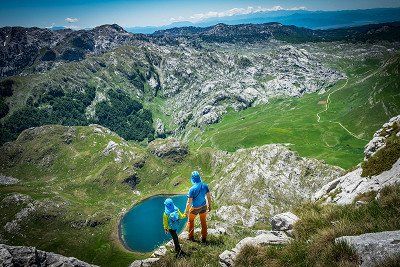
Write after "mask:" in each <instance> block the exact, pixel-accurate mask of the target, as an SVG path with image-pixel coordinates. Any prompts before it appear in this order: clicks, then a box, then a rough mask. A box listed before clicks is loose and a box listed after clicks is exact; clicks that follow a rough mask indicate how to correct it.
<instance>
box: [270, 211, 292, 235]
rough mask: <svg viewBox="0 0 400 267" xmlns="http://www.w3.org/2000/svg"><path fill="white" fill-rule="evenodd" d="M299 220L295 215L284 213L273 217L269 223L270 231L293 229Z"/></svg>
mask: <svg viewBox="0 0 400 267" xmlns="http://www.w3.org/2000/svg"><path fill="white" fill-rule="evenodd" d="M298 220H299V217H297V216H296V215H295V214H293V213H291V212H285V213H280V214H276V215H274V216H273V217H272V218H271V219H270V220H269V221H270V222H271V226H272V230H275V231H288V230H292V229H293V225H294V224H295V223H296V222H297V221H298Z"/></svg>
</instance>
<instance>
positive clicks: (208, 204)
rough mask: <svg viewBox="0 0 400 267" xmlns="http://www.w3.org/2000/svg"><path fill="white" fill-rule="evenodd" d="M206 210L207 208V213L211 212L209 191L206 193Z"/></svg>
mask: <svg viewBox="0 0 400 267" xmlns="http://www.w3.org/2000/svg"><path fill="white" fill-rule="evenodd" d="M207 208H208V211H211V193H210V191H208V192H207Z"/></svg>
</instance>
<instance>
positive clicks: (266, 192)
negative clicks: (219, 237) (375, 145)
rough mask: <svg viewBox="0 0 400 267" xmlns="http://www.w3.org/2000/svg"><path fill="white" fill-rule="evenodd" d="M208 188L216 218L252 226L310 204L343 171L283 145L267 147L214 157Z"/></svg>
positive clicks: (218, 154)
mask: <svg viewBox="0 0 400 267" xmlns="http://www.w3.org/2000/svg"><path fill="white" fill-rule="evenodd" d="M212 162H213V170H215V171H214V173H213V175H214V176H215V177H219V178H218V179H217V180H216V182H215V184H211V185H210V186H211V187H210V188H212V190H211V191H212V193H213V195H214V198H215V200H216V201H217V202H218V203H219V208H218V209H217V210H216V216H217V217H218V218H219V219H220V220H222V221H223V222H224V223H226V224H227V225H234V224H239V225H244V226H247V227H251V226H253V225H254V224H255V223H256V222H257V221H261V222H264V223H265V222H267V220H268V219H269V217H270V216H273V215H274V214H277V213H279V212H283V211H285V210H288V209H290V207H291V205H292V204H293V203H296V202H298V201H303V200H307V199H311V197H312V195H313V193H314V192H315V191H316V190H317V189H318V188H320V187H321V186H322V185H324V184H326V182H329V181H331V180H334V179H335V178H337V177H339V176H340V175H341V174H342V169H340V168H338V167H333V166H330V165H327V164H324V163H323V162H321V161H318V160H316V159H308V158H302V157H299V156H298V155H297V154H296V153H295V152H293V151H291V150H289V149H288V148H287V147H285V146H283V145H277V144H271V145H264V146H261V147H256V148H249V149H240V150H237V151H236V152H234V153H226V152H216V153H215V154H214V155H213V159H212Z"/></svg>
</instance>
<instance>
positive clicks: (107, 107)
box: [0, 87, 154, 144]
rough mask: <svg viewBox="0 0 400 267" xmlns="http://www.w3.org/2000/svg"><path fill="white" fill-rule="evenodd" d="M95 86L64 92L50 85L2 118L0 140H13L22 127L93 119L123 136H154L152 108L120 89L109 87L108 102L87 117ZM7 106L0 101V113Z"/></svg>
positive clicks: (143, 137)
mask: <svg viewBox="0 0 400 267" xmlns="http://www.w3.org/2000/svg"><path fill="white" fill-rule="evenodd" d="M95 95H96V89H95V88H93V87H88V88H86V90H84V91H78V92H67V93H65V92H64V91H63V90H62V89H60V88H51V89H49V90H48V91H47V92H45V93H44V94H42V95H41V96H40V97H37V98H36V99H35V98H34V97H31V98H29V103H28V105H27V106H25V107H23V108H21V109H19V110H17V111H15V112H14V113H13V114H11V115H10V116H8V117H7V118H5V120H4V123H3V125H1V136H0V142H1V144H3V143H4V142H7V141H11V140H13V139H15V138H16V137H17V136H18V135H19V134H20V133H21V132H22V131H23V130H25V129H28V128H30V127H37V126H41V125H45V124H60V125H67V126H73V125H88V124H90V123H93V122H96V123H99V124H101V125H103V126H105V127H108V128H110V129H111V130H113V131H115V132H116V133H118V134H119V135H120V136H122V137H123V138H125V139H128V140H137V141H142V140H144V139H146V138H147V139H149V140H152V139H153V136H154V128H153V126H152V124H153V118H152V114H151V111H149V110H146V109H143V105H142V104H141V103H139V102H138V101H136V100H134V99H132V98H131V97H129V96H128V95H127V94H126V93H124V92H123V91H122V90H110V91H109V92H108V98H109V100H108V101H102V102H100V103H98V104H97V105H96V108H95V110H96V119H94V121H93V120H92V119H88V118H87V117H86V114H85V113H86V108H87V107H88V106H89V105H90V104H91V103H92V102H93V100H94V98H95ZM7 108H8V106H7V105H6V104H5V103H4V102H3V100H1V102H0V115H2V114H3V113H4V114H7V113H8V109H7Z"/></svg>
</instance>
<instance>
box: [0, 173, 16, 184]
mask: <svg viewBox="0 0 400 267" xmlns="http://www.w3.org/2000/svg"><path fill="white" fill-rule="evenodd" d="M18 182H19V180H18V179H17V178H14V177H10V176H5V175H0V185H13V184H16V183H18Z"/></svg>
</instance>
